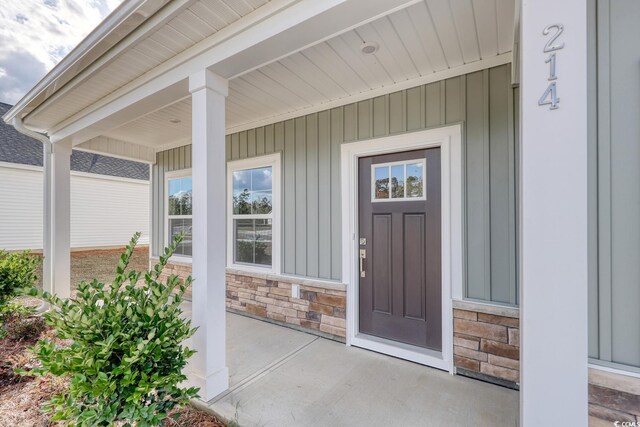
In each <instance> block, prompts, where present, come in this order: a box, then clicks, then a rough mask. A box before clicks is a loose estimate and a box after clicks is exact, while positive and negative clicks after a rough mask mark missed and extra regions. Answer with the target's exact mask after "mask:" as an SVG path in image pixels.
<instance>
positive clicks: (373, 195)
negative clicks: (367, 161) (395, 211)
mask: <svg viewBox="0 0 640 427" xmlns="http://www.w3.org/2000/svg"><path fill="white" fill-rule="evenodd" d="M416 163H420V164H421V165H422V196H420V197H407V165H415V164H416ZM398 165H403V166H404V197H391V178H392V176H391V168H392V167H393V166H398ZM381 167H387V168H388V169H389V198H388V199H378V198H376V185H375V182H376V169H377V168H381ZM426 176H427V160H426V159H417V160H402V161H399V162H388V163H374V164H372V165H371V203H388V202H412V201H425V200H427V186H426Z"/></svg>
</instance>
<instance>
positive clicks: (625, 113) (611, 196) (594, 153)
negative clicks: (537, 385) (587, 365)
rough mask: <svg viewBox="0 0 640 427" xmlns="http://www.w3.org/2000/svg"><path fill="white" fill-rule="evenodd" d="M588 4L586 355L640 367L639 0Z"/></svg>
mask: <svg viewBox="0 0 640 427" xmlns="http://www.w3.org/2000/svg"><path fill="white" fill-rule="evenodd" d="M590 4H591V7H592V15H591V25H592V26H593V25H595V26H597V31H591V32H590V34H591V35H592V38H591V43H592V48H591V49H590V52H592V53H595V52H597V55H592V56H591V58H590V62H589V64H590V71H591V72H592V74H591V82H590V92H589V93H590V99H589V101H590V107H591V108H590V110H589V114H590V121H589V122H590V128H589V131H590V136H591V137H590V154H591V155H590V164H589V166H590V186H591V189H590V196H591V199H590V203H589V207H590V232H591V233H590V240H589V241H590V270H589V273H590V280H589V355H590V356H591V357H592V358H595V359H600V360H601V361H603V362H605V363H607V362H611V363H613V364H622V365H627V366H634V367H636V369H635V370H636V371H637V372H640V309H639V308H638V307H640V120H638V119H639V118H640V78H639V77H638V76H639V70H640V68H639V67H638V64H640V44H639V43H638V40H640V26H638V23H639V22H640V2H638V1H637V0H615V1H612V0H598V1H591V2H590Z"/></svg>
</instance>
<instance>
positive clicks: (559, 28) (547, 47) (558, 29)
mask: <svg viewBox="0 0 640 427" xmlns="http://www.w3.org/2000/svg"><path fill="white" fill-rule="evenodd" d="M553 29H555V30H556V33H555V34H554V35H552V36H551V38H550V39H549V41H548V42H547V44H545V45H544V52H545V53H547V52H553V51H554V50H559V49H562V48H563V47H564V42H563V43H560V44H556V45H554V44H553V43H554V42H555V41H556V39H557V38H558V37H560V34H562V32H563V31H564V26H563V25H562V24H551V25H547V26H546V27H545V28H544V30H542V35H544V36H548V35H549V34H550V33H551V30H553Z"/></svg>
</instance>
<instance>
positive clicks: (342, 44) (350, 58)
mask: <svg viewBox="0 0 640 427" xmlns="http://www.w3.org/2000/svg"><path fill="white" fill-rule="evenodd" d="M327 44H328V45H329V46H331V47H332V48H333V50H334V51H335V52H336V53H337V54H338V55H339V56H340V58H342V60H343V61H345V62H347V63H348V64H349V65H350V67H351V68H352V69H353V70H354V71H355V72H356V73H357V74H358V76H359V77H360V78H361V79H362V80H363V81H364V82H365V83H367V86H368V87H369V88H374V87H380V86H382V85H383V84H385V83H388V82H390V81H391V79H390V78H389V75H388V74H387V72H386V71H385V70H384V68H382V67H381V66H380V64H378V63H376V64H373V65H371V64H370V62H369V61H367V60H366V59H365V55H364V54H363V53H362V52H361V51H360V47H361V46H362V39H361V38H360V36H359V35H358V34H356V32H355V31H349V32H347V33H344V34H342V35H340V36H338V37H334V38H332V39H330V40H328V41H327Z"/></svg>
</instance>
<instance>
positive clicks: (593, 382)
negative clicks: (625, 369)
mask: <svg viewBox="0 0 640 427" xmlns="http://www.w3.org/2000/svg"><path fill="white" fill-rule="evenodd" d="M616 421H618V422H619V423H620V425H623V424H622V423H625V422H626V423H629V424H626V425H627V426H629V427H631V426H634V425H635V426H638V425H640V378H638V377H632V376H628V375H622V374H618V373H614V372H607V371H604V370H602V369H598V368H589V427H605V426H607V427H611V426H613V425H615V424H614V423H615V422H616ZM633 423H635V424H633Z"/></svg>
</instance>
